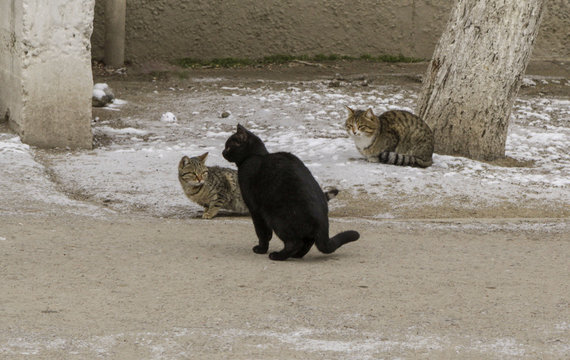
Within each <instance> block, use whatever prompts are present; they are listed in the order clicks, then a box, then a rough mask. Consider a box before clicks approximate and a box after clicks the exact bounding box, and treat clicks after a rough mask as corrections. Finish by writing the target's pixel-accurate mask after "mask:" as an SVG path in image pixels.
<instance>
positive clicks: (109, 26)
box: [104, 0, 127, 67]
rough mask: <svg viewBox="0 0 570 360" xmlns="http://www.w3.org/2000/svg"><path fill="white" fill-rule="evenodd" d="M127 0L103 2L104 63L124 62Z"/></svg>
mask: <svg viewBox="0 0 570 360" xmlns="http://www.w3.org/2000/svg"><path fill="white" fill-rule="evenodd" d="M126 8H127V0H106V2H105V58H104V61H105V65H108V66H112V67H121V66H123V64H124V63H125V16H126Z"/></svg>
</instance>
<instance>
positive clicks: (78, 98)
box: [0, 0, 94, 148]
mask: <svg viewBox="0 0 570 360" xmlns="http://www.w3.org/2000/svg"><path fill="white" fill-rule="evenodd" d="M93 9H94V0H2V1H1V5H0V21H1V24H2V25H0V26H1V27H0V49H1V51H0V114H2V115H3V114H5V113H6V112H7V111H9V113H10V116H9V122H10V126H11V127H12V128H13V129H14V130H15V131H17V132H18V134H19V135H20V137H21V138H22V141H24V142H25V143H28V144H31V145H37V146H40V147H70V148H91V146H92V134H91V94H92V89H93V78H92V73H91V61H90V51H91V47H90V37H91V32H92V28H93V25H92V21H93Z"/></svg>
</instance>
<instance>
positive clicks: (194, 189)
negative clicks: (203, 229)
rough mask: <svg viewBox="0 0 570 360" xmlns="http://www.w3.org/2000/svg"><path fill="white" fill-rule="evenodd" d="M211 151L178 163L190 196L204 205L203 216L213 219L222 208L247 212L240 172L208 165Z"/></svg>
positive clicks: (183, 184) (182, 181)
mask: <svg viewBox="0 0 570 360" xmlns="http://www.w3.org/2000/svg"><path fill="white" fill-rule="evenodd" d="M207 156H208V153H204V154H202V155H200V156H195V157H191V158H189V157H188V156H184V157H182V159H181V160H180V163H179V164H178V180H180V184H181V185H182V189H183V190H184V193H185V194H186V196H188V198H189V199H190V200H192V201H194V202H195V203H197V204H198V205H201V206H203V207H204V214H203V215H202V218H204V219H211V218H213V217H214V216H216V214H217V213H218V211H219V210H220V209H226V210H231V211H235V212H237V213H240V214H247V212H248V211H247V206H246V205H245V203H244V202H243V199H242V196H241V192H240V189H239V185H238V178H237V171H236V170H234V169H230V168H224V167H219V166H206V157H207Z"/></svg>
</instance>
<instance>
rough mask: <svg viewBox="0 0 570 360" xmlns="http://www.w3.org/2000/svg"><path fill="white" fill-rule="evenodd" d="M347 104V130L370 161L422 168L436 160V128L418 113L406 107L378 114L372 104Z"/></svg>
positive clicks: (359, 149)
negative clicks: (363, 106)
mask: <svg viewBox="0 0 570 360" xmlns="http://www.w3.org/2000/svg"><path fill="white" fill-rule="evenodd" d="M346 108H347V109H348V118H347V119H346V124H345V125H346V131H347V132H348V135H349V136H350V137H351V138H352V139H353V140H354V142H355V144H356V148H357V149H358V151H360V153H361V154H362V155H364V156H365V157H366V159H367V160H368V161H370V162H382V163H385V164H393V165H403V166H418V167H422V168H425V167H428V166H430V165H431V164H432V154H433V132H432V131H431V129H430V128H429V126H428V125H427V124H426V123H425V122H424V121H423V120H422V119H420V118H419V117H418V116H416V115H414V114H412V113H410V112H408V111H404V110H391V111H386V112H385V113H382V114H381V115H380V116H376V115H374V113H373V112H372V109H370V108H369V109H368V110H353V109H351V108H349V107H348V106H346Z"/></svg>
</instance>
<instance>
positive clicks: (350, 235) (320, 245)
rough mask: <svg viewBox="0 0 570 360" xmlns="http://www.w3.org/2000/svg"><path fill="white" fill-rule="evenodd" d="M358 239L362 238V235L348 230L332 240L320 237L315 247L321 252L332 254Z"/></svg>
mask: <svg viewBox="0 0 570 360" xmlns="http://www.w3.org/2000/svg"><path fill="white" fill-rule="evenodd" d="M358 238H360V234H359V233H358V232H357V231H354V230H348V231H343V232H341V233H338V234H336V235H335V236H333V237H332V238H330V239H329V238H328V236H326V235H325V236H319V237H318V238H317V240H316V241H315V245H317V249H319V251H320V252H322V253H325V254H330V253H333V252H334V251H335V250H336V249H338V248H339V247H341V246H342V245H344V244H346V243H349V242H353V241H356V240H358Z"/></svg>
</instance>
